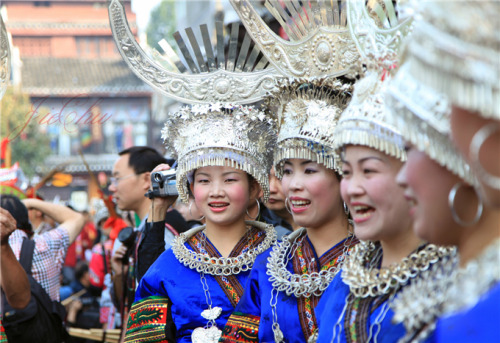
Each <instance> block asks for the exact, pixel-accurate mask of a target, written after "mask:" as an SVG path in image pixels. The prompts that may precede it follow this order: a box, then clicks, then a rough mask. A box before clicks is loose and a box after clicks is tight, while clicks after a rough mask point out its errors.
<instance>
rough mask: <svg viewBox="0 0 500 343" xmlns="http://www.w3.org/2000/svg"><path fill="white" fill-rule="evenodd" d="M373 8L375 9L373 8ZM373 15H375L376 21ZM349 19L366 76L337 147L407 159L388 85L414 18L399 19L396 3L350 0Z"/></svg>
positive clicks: (339, 128) (356, 91) (339, 129)
mask: <svg viewBox="0 0 500 343" xmlns="http://www.w3.org/2000/svg"><path fill="white" fill-rule="evenodd" d="M370 5H371V6H370ZM370 13H373V14H375V16H376V17H375V18H376V20H374V19H373V18H372V16H371V15H370ZM347 17H348V22H349V27H350V29H351V34H352V38H353V40H354V41H355V43H356V46H357V47H358V49H359V52H360V55H361V60H362V62H363V63H364V64H365V66H366V69H367V71H366V74H365V75H364V77H363V78H362V79H361V80H359V81H358V82H356V86H355V89H354V94H353V97H352V100H351V102H350V103H349V106H348V107H347V109H346V110H345V111H344V113H343V114H342V116H341V118H340V120H339V122H338V124H337V127H336V129H335V136H336V140H335V148H341V147H343V146H346V145H349V144H352V145H363V146H368V147H371V148H373V149H376V150H379V151H381V152H383V153H385V154H387V155H390V156H394V157H396V158H397V159H400V160H401V161H405V160H406V153H405V150H404V140H403V137H402V136H401V133H400V132H399V131H398V130H397V129H396V127H394V125H392V123H390V122H389V116H390V113H389V109H388V108H387V107H386V104H385V97H386V94H385V93H386V88H387V83H388V81H389V80H390V78H391V73H392V72H393V71H394V70H395V69H396V68H397V63H398V58H399V52H400V49H401V46H402V44H403V41H404V38H405V37H406V36H407V35H408V34H409V33H410V31H411V23H412V19H411V18H407V19H403V20H398V18H397V15H396V10H395V7H394V6H393V4H392V2H384V3H383V6H382V5H381V4H380V3H379V2H373V1H372V2H369V3H368V5H365V1H363V0H354V1H350V2H349V3H348V4H347Z"/></svg>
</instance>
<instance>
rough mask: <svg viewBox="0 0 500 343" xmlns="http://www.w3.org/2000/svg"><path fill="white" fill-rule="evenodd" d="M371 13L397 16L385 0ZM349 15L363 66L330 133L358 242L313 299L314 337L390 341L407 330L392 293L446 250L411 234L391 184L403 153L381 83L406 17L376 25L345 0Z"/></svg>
mask: <svg viewBox="0 0 500 343" xmlns="http://www.w3.org/2000/svg"><path fill="white" fill-rule="evenodd" d="M375 6H377V4H375ZM375 12H376V13H386V12H387V13H389V14H388V16H389V17H391V18H395V17H396V14H395V9H394V7H392V6H391V4H389V7H385V8H382V7H379V8H378V9H375ZM391 12H392V13H391ZM348 18H349V20H352V21H354V22H356V30H355V31H354V32H351V33H352V36H353V39H354V40H355V42H356V46H357V47H358V49H359V50H360V55H361V56H362V61H363V62H364V65H365V66H366V69H367V70H366V72H365V75H364V77H363V78H362V79H361V80H360V81H358V82H357V83H356V87H355V92H354V95H353V99H352V100H351V102H350V104H349V106H348V107H347V109H346V110H345V111H344V113H343V114H342V116H341V118H340V120H339V123H338V124H337V127H336V129H335V133H334V134H335V137H336V140H335V148H336V149H338V150H339V151H340V155H341V158H342V173H343V178H342V181H341V194H342V198H343V199H344V201H345V203H346V204H347V206H348V208H349V210H350V213H351V216H352V218H353V221H354V233H355V235H356V237H358V238H359V239H360V240H361V243H360V244H358V245H357V246H356V247H355V248H354V249H353V251H352V252H351V254H350V255H349V256H348V257H347V260H346V261H345V262H344V265H343V266H342V271H341V272H340V273H339V274H338V275H337V276H336V279H335V280H334V282H332V284H331V285H330V286H329V288H328V289H327V290H326V291H325V294H324V295H323V298H322V299H321V301H320V303H319V304H318V307H317V311H316V314H317V315H318V318H319V319H318V322H319V335H318V341H319V342H332V341H333V342H349V343H351V342H372V341H373V342H388V343H389V342H390V343H392V342H396V341H397V340H398V339H399V338H401V337H403V336H404V335H405V329H404V326H403V325H402V324H398V325H394V324H393V323H392V317H393V314H394V313H393V312H392V311H391V309H390V307H389V305H390V303H391V301H392V299H394V297H396V296H397V294H398V292H400V291H401V290H402V289H403V288H404V287H406V286H408V284H409V283H410V282H411V279H412V278H415V277H417V276H418V275H419V274H420V273H421V272H422V271H425V270H427V269H428V268H429V267H430V266H431V265H432V264H434V263H435V262H437V261H438V260H439V259H440V257H441V256H443V255H445V254H446V253H447V252H448V251H447V250H446V249H443V248H438V247H436V246H434V245H427V244H425V243H424V242H422V241H421V240H420V239H419V238H418V237H417V236H416V235H415V233H414V232H413V230H412V226H413V225H412V220H411V218H410V217H409V216H408V210H409V206H408V204H407V202H406V201H405V198H404V195H403V190H402V188H400V187H399V186H398V184H397V183H396V175H397V174H398V172H399V170H400V169H401V167H402V166H403V164H404V162H405V160H406V153H405V151H404V142H403V138H402V137H401V134H400V133H399V131H398V130H397V129H396V128H395V127H394V126H393V125H391V124H390V123H388V117H389V112H388V109H387V108H386V106H385V89H386V87H387V84H388V82H389V80H390V77H391V72H392V71H394V70H395V67H396V65H397V55H398V54H397V52H398V49H399V47H400V45H401V44H400V43H401V40H394V39H391V38H393V37H395V36H396V35H397V36H398V37H405V35H406V34H408V33H409V31H410V27H409V26H410V24H411V20H406V21H402V22H399V23H398V22H394V20H389V19H387V21H385V22H387V23H389V22H391V24H392V25H393V26H392V27H390V28H386V27H383V28H379V27H378V26H377V25H376V24H375V22H374V20H373V19H372V18H370V16H369V15H368V11H366V8H365V4H364V2H352V3H349V6H348ZM394 24H396V25H397V26H394ZM358 32H364V34H363V36H361V37H358V36H357V34H358ZM388 42H390V43H389V45H388ZM340 279H341V280H340Z"/></svg>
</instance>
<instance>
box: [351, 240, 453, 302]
mask: <svg viewBox="0 0 500 343" xmlns="http://www.w3.org/2000/svg"><path fill="white" fill-rule="evenodd" d="M375 248H376V246H375V244H374V243H373V242H370V241H361V242H360V243H359V244H358V245H356V246H355V247H354V249H353V250H352V252H351V253H350V254H349V256H348V258H347V259H346V261H345V262H344V267H343V269H342V280H343V281H344V283H345V284H347V285H348V286H349V288H350V291H351V293H353V294H354V295H355V296H356V297H358V298H366V297H378V296H381V295H383V294H388V293H389V292H392V291H393V290H395V289H398V288H400V287H401V286H404V285H406V284H407V283H408V281H409V280H410V279H413V278H415V277H416V276H418V275H419V274H420V273H421V272H422V271H424V270H427V269H428V268H429V267H430V266H431V265H433V264H434V263H436V262H438V261H439V259H440V258H442V257H443V256H446V255H448V254H449V251H450V249H451V248H446V247H439V246H436V245H434V244H427V245H426V246H425V247H424V248H423V249H421V250H419V251H417V252H414V253H412V254H410V255H409V256H408V257H405V258H404V259H403V260H402V261H401V262H400V263H398V264H396V265H391V266H389V267H383V268H380V269H379V268H366V267H365V264H366V263H367V262H369V261H367V259H368V257H369V256H370V254H371V253H372V252H373V251H374V250H375ZM379 249H381V247H379Z"/></svg>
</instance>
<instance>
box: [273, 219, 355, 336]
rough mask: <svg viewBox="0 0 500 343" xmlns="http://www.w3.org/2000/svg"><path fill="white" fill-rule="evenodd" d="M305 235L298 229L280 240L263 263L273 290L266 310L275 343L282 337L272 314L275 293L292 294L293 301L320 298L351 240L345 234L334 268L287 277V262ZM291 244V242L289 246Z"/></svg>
mask: <svg viewBox="0 0 500 343" xmlns="http://www.w3.org/2000/svg"><path fill="white" fill-rule="evenodd" d="M305 231H306V229H305V228H300V229H298V230H297V231H295V232H293V233H291V234H290V235H288V236H286V237H284V238H283V241H282V242H278V243H277V244H275V245H274V247H273V249H272V250H271V253H270V254H269V257H268V259H267V266H266V269H267V270H266V274H267V275H269V282H271V284H272V287H273V288H272V290H271V300H270V306H271V312H272V316H273V325H272V330H273V334H274V341H275V342H276V343H281V342H284V335H283V332H282V331H281V329H280V326H279V323H278V313H277V311H276V306H277V304H278V294H279V292H285V293H286V295H288V296H290V295H292V294H293V295H294V296H295V297H296V298H299V297H301V296H305V297H309V296H311V295H315V296H321V294H323V291H324V290H325V289H326V288H327V287H328V286H329V285H330V282H331V281H332V280H333V278H334V277H335V275H336V274H337V272H338V271H339V270H340V268H341V267H342V263H343V261H344V260H345V256H346V253H347V252H348V251H349V247H350V246H351V243H352V240H353V238H354V236H353V235H351V234H350V233H349V236H348V237H347V238H346V239H345V242H344V250H343V251H342V255H341V256H340V257H339V262H338V263H337V265H336V266H335V267H332V268H330V269H328V270H321V271H320V272H319V273H318V272H313V273H311V274H306V275H302V274H295V273H291V272H289V271H288V269H287V268H286V266H287V265H288V263H289V262H290V260H291V259H293V256H294V255H295V252H296V251H297V248H298V247H299V246H300V244H302V241H303V240H304V238H305V237H306V235H303V234H304V232H305ZM301 236H302V237H301ZM299 237H300V238H299ZM349 238H350V239H349ZM291 242H293V244H292V243H291ZM315 338H316V336H315V335H312V336H311V337H310V338H309V340H308V343H313V342H315V341H316V340H315Z"/></svg>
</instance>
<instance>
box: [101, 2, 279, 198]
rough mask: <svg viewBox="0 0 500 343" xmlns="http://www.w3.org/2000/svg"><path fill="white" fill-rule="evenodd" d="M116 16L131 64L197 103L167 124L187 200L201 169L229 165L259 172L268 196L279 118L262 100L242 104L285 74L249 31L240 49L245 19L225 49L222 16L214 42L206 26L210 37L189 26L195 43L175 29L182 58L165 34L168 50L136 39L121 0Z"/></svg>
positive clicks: (117, 34)
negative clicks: (260, 105) (193, 177)
mask: <svg viewBox="0 0 500 343" xmlns="http://www.w3.org/2000/svg"><path fill="white" fill-rule="evenodd" d="M109 17H110V22H111V28H112V31H113V36H114V38H115V41H116V43H117V46H118V50H119V51H120V53H121V54H122V56H123V58H124V59H125V61H126V62H127V63H128V65H129V66H130V67H131V68H132V70H133V71H134V72H135V73H136V74H137V75H138V76H139V77H140V78H141V79H143V80H144V81H145V82H147V83H148V84H150V85H151V86H152V87H154V88H155V89H157V90H159V91H160V92H162V94H164V95H166V96H168V97H171V98H174V99H176V100H180V101H182V102H185V103H189V104H192V106H185V107H183V108H182V109H181V110H180V111H179V112H177V113H169V115H168V119H167V122H166V124H165V127H164V128H163V130H162V137H163V139H164V142H165V144H166V147H167V149H168V150H169V151H170V153H172V154H173V155H174V156H176V157H177V163H178V167H177V171H176V176H177V189H178V191H179V196H180V197H181V199H182V200H183V201H185V202H188V194H189V193H188V184H187V182H188V180H189V179H190V176H191V173H192V172H193V171H194V170H195V169H197V168H200V167H204V166H224V165H230V166H232V167H235V168H240V169H242V170H244V171H245V172H247V173H249V174H250V175H252V176H253V177H254V178H255V179H256V180H257V181H258V182H259V184H260V186H261V187H262V189H263V192H264V200H265V201H267V199H268V197H269V170H270V169H271V165H272V150H273V147H274V143H275V141H276V131H275V120H274V119H273V116H272V115H267V116H266V115H265V114H264V112H262V111H260V110H258V109H257V108H256V107H252V106H243V105H242V104H248V103H253V102H257V101H259V100H261V99H262V97H263V96H264V95H265V94H266V92H267V91H269V90H270V89H272V88H273V85H274V81H275V78H276V77H278V73H277V72H276V70H275V69H274V68H273V67H270V66H268V62H267V60H266V58H265V57H262V58H260V56H261V53H260V50H259V48H258V46H257V45H253V48H252V41H251V39H250V37H249V36H248V35H246V36H245V38H244V39H243V42H242V44H241V47H240V48H238V36H239V26H238V25H237V24H233V25H232V27H231V32H230V39H229V47H228V49H227V50H228V51H227V54H226V51H225V48H226V47H225V44H224V37H223V26H222V23H216V43H215V48H213V47H212V40H211V39H210V36H209V33H208V28H207V26H206V25H202V26H200V30H201V36H202V40H203V42H202V43H203V44H200V43H198V41H197V40H196V37H195V35H194V32H193V30H192V29H191V28H188V29H186V35H187V37H188V40H189V43H190V45H191V49H188V44H187V43H186V42H185V41H184V40H183V38H182V36H181V35H180V33H178V32H177V33H175V34H174V38H175V39H176V42H177V45H178V46H179V49H180V51H181V53H182V59H181V58H180V57H179V56H177V55H176V53H175V52H174V50H173V49H172V48H171V47H170V46H169V45H168V43H167V42H166V41H165V40H162V41H161V42H160V46H161V47H162V48H163V50H165V54H164V55H160V54H159V53H158V52H157V51H153V52H152V57H150V56H148V55H147V54H146V53H145V52H144V51H143V50H142V49H141V47H140V46H139V45H138V44H137V42H136V41H135V38H134V36H133V35H132V33H131V31H130V29H129V27H128V24H127V20H126V17H125V11H124V8H123V6H122V4H121V3H120V1H119V0H111V2H110V5H109ZM202 45H203V46H204V50H205V51H204V53H202V51H201V50H202V49H201V48H200V47H201V46H202ZM190 50H191V51H193V52H194V55H193V54H192V53H191V52H190ZM226 56H227V58H226ZM181 60H184V61H185V62H186V65H184V64H183V63H182V62H181Z"/></svg>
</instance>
